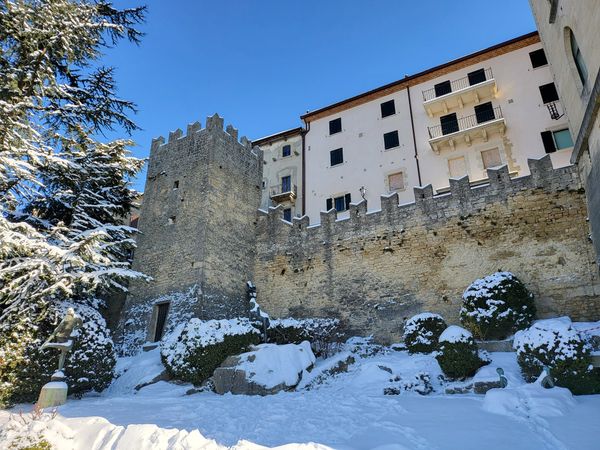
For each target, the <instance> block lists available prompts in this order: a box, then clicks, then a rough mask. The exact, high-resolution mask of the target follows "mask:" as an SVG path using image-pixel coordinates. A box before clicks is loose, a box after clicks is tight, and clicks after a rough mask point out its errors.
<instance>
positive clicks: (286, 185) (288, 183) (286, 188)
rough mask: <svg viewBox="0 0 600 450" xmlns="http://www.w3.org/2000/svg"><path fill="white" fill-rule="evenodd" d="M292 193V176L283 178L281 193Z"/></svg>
mask: <svg viewBox="0 0 600 450" xmlns="http://www.w3.org/2000/svg"><path fill="white" fill-rule="evenodd" d="M291 191H292V176H291V175H288V176H286V177H281V192H282V193H284V192H291Z"/></svg>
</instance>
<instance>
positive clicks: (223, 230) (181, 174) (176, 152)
mask: <svg viewBox="0 0 600 450" xmlns="http://www.w3.org/2000/svg"><path fill="white" fill-rule="evenodd" d="M262 168H263V155H262V151H261V150H260V149H259V148H258V147H252V144H251V143H250V141H249V140H248V139H246V138H245V137H242V138H241V140H240V141H238V132H237V130H236V129H234V128H233V127H232V126H231V125H228V126H227V128H226V129H225V130H224V129H223V119H222V118H220V117H219V116H218V115H216V114H215V115H214V116H212V117H209V118H208V119H207V121H206V128H204V129H202V128H201V126H200V123H198V122H196V123H194V124H191V125H188V128H187V134H186V135H184V134H183V132H182V131H181V130H176V131H174V132H171V133H169V138H168V141H167V142H165V139H164V138H163V137H159V138H157V139H154V140H153V142H152V147H151V150H150V160H149V165H148V174H147V179H146V186H145V191H144V199H143V202H142V208H141V213H140V220H139V231H140V234H139V235H138V237H137V245H138V246H137V249H136V251H135V255H134V259H133V268H134V269H135V270H138V271H140V272H143V273H145V274H147V275H149V276H151V277H152V279H153V280H152V281H151V282H143V281H136V282H134V283H132V284H131V286H130V294H129V295H128V297H127V300H126V304H125V307H124V314H123V315H122V318H121V321H120V329H119V332H120V333H123V332H125V333H126V334H127V333H133V332H139V331H140V330H146V339H148V340H149V341H152V340H153V335H154V326H155V323H156V308H155V307H154V304H155V303H156V302H157V299H160V298H164V296H165V295H169V294H172V293H187V294H186V295H187V296H188V297H189V296H190V295H191V296H193V297H194V301H193V302H191V303H190V302H188V303H186V304H185V305H184V304H180V305H179V306H178V308H187V309H188V311H169V313H168V314H169V315H172V313H178V314H179V315H182V316H186V315H187V316H195V317H200V318H203V319H213V318H224V317H231V316H235V315H245V314H246V309H247V308H246V281H247V280H250V279H252V278H253V270H254V259H255V251H254V249H255V246H254V242H255V231H254V230H255V222H256V219H257V211H258V208H259V205H260V197H261V181H262ZM171 309H173V308H171ZM126 324H127V325H126Z"/></svg>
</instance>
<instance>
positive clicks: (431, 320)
mask: <svg viewBox="0 0 600 450" xmlns="http://www.w3.org/2000/svg"><path fill="white" fill-rule="evenodd" d="M446 328H447V325H446V322H445V321H444V319H443V318H442V316H440V315H439V314H432V313H427V312H426V313H421V314H417V315H416V316H413V317H411V318H410V319H408V320H407V321H406V323H405V324H404V343H405V344H406V348H407V349H408V351H409V353H431V352H433V351H435V350H436V349H437V347H438V339H439V337H440V335H441V334H442V332H443V331H444V330H445V329H446Z"/></svg>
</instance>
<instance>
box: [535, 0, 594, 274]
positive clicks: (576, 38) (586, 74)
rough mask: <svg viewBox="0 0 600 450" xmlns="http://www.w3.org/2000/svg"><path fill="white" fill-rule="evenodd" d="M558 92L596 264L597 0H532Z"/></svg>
mask: <svg viewBox="0 0 600 450" xmlns="http://www.w3.org/2000/svg"><path fill="white" fill-rule="evenodd" d="M530 4H531V9H532V10H533V15H534V17H535V21H536V24H537V27H538V30H539V33H540V37H541V39H542V42H543V44H544V48H545V49H546V52H547V56H548V61H549V62H550V66H551V69H552V73H553V75H554V80H555V83H556V87H557V90H558V92H559V94H560V97H561V100H562V102H563V104H564V105H565V109H566V111H567V113H568V117H569V124H570V127H571V129H572V131H573V140H574V142H575V145H574V149H573V154H572V157H571V162H572V163H573V164H577V167H578V171H579V173H580V175H581V179H582V181H583V185H584V187H585V190H586V197H587V201H588V214H589V218H590V225H591V231H592V239H593V241H594V246H595V248H596V254H597V256H598V264H600V117H599V114H598V113H599V110H600V3H599V2H598V0H560V1H559V0H548V1H538V0H530Z"/></svg>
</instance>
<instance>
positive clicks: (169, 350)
mask: <svg viewBox="0 0 600 450" xmlns="http://www.w3.org/2000/svg"><path fill="white" fill-rule="evenodd" d="M259 342H260V332H259V331H258V330H257V329H256V328H254V327H253V326H252V323H251V322H250V321H249V320H248V319H246V318H240V319H223V320H207V321H202V320H200V319H196V318H194V319H191V320H189V321H188V322H186V323H182V324H180V325H179V326H177V327H176V328H175V329H174V330H173V331H172V332H171V333H169V334H168V335H167V336H165V337H164V338H163V340H162V342H161V346H160V352H161V359H162V361H163V364H164V365H165V367H166V369H167V372H168V373H169V375H171V376H172V377H173V378H176V379H178V380H183V381H189V382H190V383H194V384H201V383H202V382H204V381H205V380H207V379H208V378H209V377H210V376H211V375H212V374H213V372H214V370H215V369H216V368H217V367H219V365H220V364H221V363H222V362H223V361H225V359H226V358H227V357H228V356H233V355H239V354H241V353H244V352H246V351H248V350H249V347H250V345H252V344H258V343H259Z"/></svg>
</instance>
